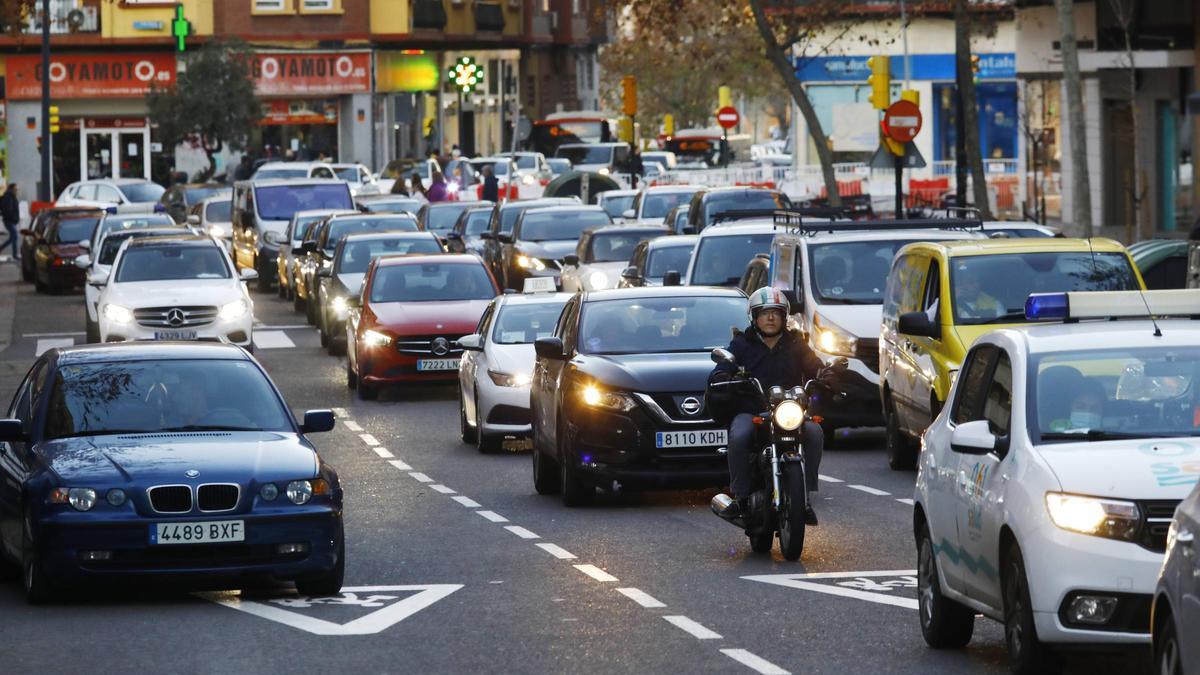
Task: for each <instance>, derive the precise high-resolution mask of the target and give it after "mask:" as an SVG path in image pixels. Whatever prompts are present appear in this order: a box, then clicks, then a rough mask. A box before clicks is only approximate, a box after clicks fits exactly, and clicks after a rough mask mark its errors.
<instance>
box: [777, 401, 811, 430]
mask: <svg viewBox="0 0 1200 675" xmlns="http://www.w3.org/2000/svg"><path fill="white" fill-rule="evenodd" d="M803 423H804V406H802V405H800V404H799V403H796V402H795V401H784V402H783V403H780V404H779V405H777V406H775V424H777V425H779V428H780V429H783V430H785V431H795V430H796V429H799V428H800V425H801V424H803Z"/></svg>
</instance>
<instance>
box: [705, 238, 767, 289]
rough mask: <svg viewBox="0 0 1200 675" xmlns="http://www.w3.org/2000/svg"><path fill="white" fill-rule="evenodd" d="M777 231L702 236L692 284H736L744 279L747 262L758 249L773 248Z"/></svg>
mask: <svg viewBox="0 0 1200 675" xmlns="http://www.w3.org/2000/svg"><path fill="white" fill-rule="evenodd" d="M774 238H775V235H774V234H772V233H770V232H764V233H762V234H731V235H720V236H713V237H703V238H702V239H701V240H700V244H699V247H698V248H697V249H696V260H695V261H694V262H693V267H694V268H695V270H694V271H693V272H692V275H691V277H692V278H691V280H690V282H689V283H690V284H691V285H693V286H736V285H737V284H738V282H739V281H741V280H742V274H743V273H744V272H745V271H746V265H747V264H748V263H749V262H750V261H751V260H753V259H754V256H756V255H758V254H759V253H766V252H767V251H769V250H770V248H771V241H772V240H773V239H774Z"/></svg>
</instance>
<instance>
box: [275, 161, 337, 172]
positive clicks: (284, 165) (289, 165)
mask: <svg viewBox="0 0 1200 675" xmlns="http://www.w3.org/2000/svg"><path fill="white" fill-rule="evenodd" d="M318 166H331V164H329V163H328V162H265V163H263V164H262V165H260V166H259V167H258V169H257V170H258V171H262V170H263V169H311V168H313V167H318Z"/></svg>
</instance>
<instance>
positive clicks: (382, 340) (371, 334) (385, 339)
mask: <svg viewBox="0 0 1200 675" xmlns="http://www.w3.org/2000/svg"><path fill="white" fill-rule="evenodd" d="M362 339H363V342H365V343H367V346H368V347H386V346H388V345H390V344H392V338H391V337H390V336H388V335H384V334H383V333H380V332H379V331H375V330H365V331H363V336H362Z"/></svg>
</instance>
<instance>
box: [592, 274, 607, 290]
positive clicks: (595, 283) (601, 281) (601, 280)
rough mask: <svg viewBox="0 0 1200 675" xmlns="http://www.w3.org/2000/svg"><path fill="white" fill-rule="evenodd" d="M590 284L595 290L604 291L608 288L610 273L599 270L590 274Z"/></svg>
mask: <svg viewBox="0 0 1200 675" xmlns="http://www.w3.org/2000/svg"><path fill="white" fill-rule="evenodd" d="M588 286H590V287H591V290H593V291H602V290H604V289H606V288H608V275H607V274H605V273H604V272H601V271H599V270H597V271H595V272H592V273H591V274H589V275H588Z"/></svg>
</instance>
